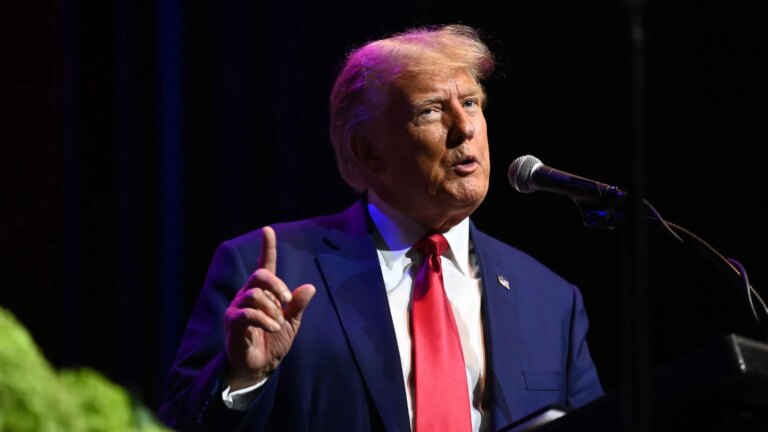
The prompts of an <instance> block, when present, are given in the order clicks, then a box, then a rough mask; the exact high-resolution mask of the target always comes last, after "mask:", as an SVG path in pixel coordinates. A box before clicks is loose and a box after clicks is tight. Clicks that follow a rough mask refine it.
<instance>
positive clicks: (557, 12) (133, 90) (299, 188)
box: [0, 0, 768, 407]
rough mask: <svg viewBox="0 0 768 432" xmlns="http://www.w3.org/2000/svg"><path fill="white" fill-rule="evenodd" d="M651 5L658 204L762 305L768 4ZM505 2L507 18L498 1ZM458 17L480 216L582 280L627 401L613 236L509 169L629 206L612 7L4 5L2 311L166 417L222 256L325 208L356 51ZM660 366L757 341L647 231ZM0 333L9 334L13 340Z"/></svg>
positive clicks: (730, 294)
mask: <svg viewBox="0 0 768 432" xmlns="http://www.w3.org/2000/svg"><path fill="white" fill-rule="evenodd" d="M682 3H684V2H651V4H650V6H649V8H648V14H647V21H646V30H647V32H646V37H647V56H646V58H645V60H646V62H647V69H646V72H647V81H646V83H645V85H646V87H647V92H646V93H645V95H646V98H647V128H646V130H645V136H646V141H647V145H646V147H645V148H646V152H647V158H648V160H647V172H646V173H645V174H646V178H647V183H648V188H647V193H646V198H648V200H649V201H650V202H651V203H652V204H654V205H655V206H656V208H657V209H658V210H659V211H660V212H661V213H662V215H664V216H665V217H667V218H668V219H669V220H671V221H674V222H677V223H679V224H682V225H684V226H686V227H688V228H690V229H691V230H693V231H694V232H696V233H698V234H700V235H701V236H702V237H703V238H705V239H707V240H709V241H710V242H711V243H712V244H713V245H714V246H715V247H717V248H718V249H720V250H721V251H722V252H723V253H724V254H726V255H728V256H732V257H735V258H737V259H739V260H740V261H741V262H742V263H743V264H744V265H745V266H746V268H747V269H748V270H749V271H750V273H749V276H750V278H751V280H752V282H753V284H754V285H755V286H756V287H757V288H758V289H761V290H762V293H763V295H764V296H766V295H768V288H767V287H768V273H766V266H765V262H764V261H765V253H764V252H763V246H764V243H765V241H766V231H767V230H766V224H765V221H764V215H763V214H762V213H761V212H760V211H759V209H760V208H764V207H765V206H766V204H768V199H766V189H765V187H764V185H765V180H764V179H763V177H764V176H763V173H762V167H763V165H764V164H763V161H762V160H761V159H760V158H759V157H758V155H759V154H761V153H762V147H763V146H765V144H766V143H768V126H767V123H766V119H768V83H767V82H766V81H767V80H766V77H768V60H767V59H768V48H766V44H765V41H766V40H768V26H766V19H767V18H768V15H767V14H766V7H765V6H764V5H760V6H756V5H757V4H758V3H760V2H750V1H746V0H739V1H732V2H727V3H722V2H695V3H691V2H686V3H687V4H685V5H684V4H682ZM502 4H503V7H502V6H501V5H502ZM456 22H459V23H465V24H468V25H472V26H476V27H478V28H480V29H481V30H482V31H483V32H484V34H485V35H486V40H487V41H488V42H489V44H490V46H491V47H492V49H493V50H494V51H495V52H496V53H497V54H498V60H499V67H498V69H497V71H496V73H495V75H494V76H493V77H492V78H491V79H490V80H489V81H488V83H487V85H486V88H487V91H488V94H489V104H488V107H487V111H486V115H487V119H488V125H489V134H490V140H491V152H492V160H493V165H492V166H493V168H492V179H491V182H492V183H491V190H490V193H489V196H488V198H487V200H486V202H485V204H484V205H483V206H482V207H481V208H480V209H479V210H478V211H477V213H476V215H475V221H476V222H477V224H478V225H479V226H480V227H481V228H482V229H484V230H485V231H487V232H488V233H490V234H492V235H494V236H497V237H499V238H501V239H503V240H505V241H507V242H509V243H510V244H513V245H515V246H518V247H519V248H521V249H523V250H525V251H527V252H529V253H530V254H532V255H533V256H535V257H536V258H538V259H539V260H541V261H542V262H544V263H545V264H547V265H549V266H550V267H551V268H553V269H554V270H556V271H557V272H559V273H561V274H562V275H563V276H564V277H566V278H567V279H568V280H569V281H571V282H573V283H575V284H577V285H578V286H579V287H580V288H581V289H582V291H583V293H584V298H585V302H586V306H587V310H588V312H589V315H590V318H591V324H592V326H591V333H590V336H589V342H590V344H591V348H592V351H593V356H594V358H595V361H596V363H597V366H598V368H599V370H600V374H601V377H602V379H603V382H604V384H605V387H606V389H608V390H610V389H613V388H616V387H617V386H618V385H620V384H621V373H620V372H621V356H620V346H621V343H620V342H621V340H622V339H623V338H624V337H625V336H626V335H623V334H622V333H621V330H620V322H621V319H622V317H621V312H620V307H619V305H620V302H621V298H620V290H619V286H620V281H621V277H620V276H621V273H620V270H619V269H620V263H619V251H620V247H621V244H622V243H621V242H622V240H621V239H620V236H619V233H618V232H616V231H608V232H601V231H591V230H587V229H586V228H585V227H584V226H582V224H581V221H580V218H579V214H578V212H577V210H576V207H575V206H574V205H573V204H572V203H571V202H570V201H569V200H568V199H567V198H566V197H564V196H554V195H547V194H534V195H521V194H518V193H516V192H514V191H513V190H512V189H511V187H510V186H509V185H508V183H507V180H506V172H507V167H508V166H509V163H510V162H511V161H512V160H513V159H514V158H515V157H517V156H519V155H523V154H533V155H535V156H537V157H539V158H540V159H542V160H543V161H544V162H545V163H546V164H547V165H550V166H553V167H556V168H560V169H563V170H567V171H570V172H574V173H577V174H580V175H582V176H586V177H589V178H593V179H597V180H600V181H603V182H607V183H611V184H615V185H618V186H620V187H628V185H629V184H630V181H631V168H632V166H633V161H632V158H631V155H630V143H631V138H632V134H633V132H632V128H631V127H630V125H631V122H630V107H631V105H630V103H631V100H632V85H631V84H632V82H631V79H630V76H631V75H630V61H629V59H630V55H631V50H630V44H629V37H628V34H629V30H628V28H629V27H628V21H627V18H626V13H625V11H624V6H623V3H622V2H621V1H618V0H613V1H606V0H600V1H593V2H572V1H565V0H561V1H556V0H552V1H533V0H524V1H517V2H511V3H510V2H496V1H483V0H477V1H471V2H467V1H463V2H459V1H448V2H446V1H439V2H438V1H429V0H421V1H400V0H388V1H386V2H370V1H366V2H352V1H336V2H310V1H297V0H290V1H272V2H253V1H245V0H241V1H231V2H213V1H198V2H180V1H178V0H158V1H157V2H136V1H132V0H118V1H101V2H85V1H73V0H63V1H59V2H14V3H13V4H9V2H4V3H3V4H2V6H1V7H0V179H1V180H2V181H0V187H2V193H1V194H0V203H1V204H2V210H3V211H2V216H0V221H1V223H2V225H0V228H1V230H0V236H2V237H0V254H1V255H0V304H2V305H3V306H5V307H8V308H10V309H11V310H12V311H14V312H15V313H16V314H17V315H18V317H19V319H20V320H21V321H22V322H24V323H25V324H26V325H27V326H28V327H29V328H30V329H31V330H32V333H33V335H34V337H35V338H36V340H37V341H38V342H39V343H40V344H41V346H42V348H43V350H44V352H45V354H46V355H47V356H48V357H49V358H50V359H51V360H52V361H53V362H54V363H55V364H56V365H57V366H72V365H88V366H92V367H95V368H97V369H99V370H101V371H103V372H105V373H106V374H107V375H108V376H110V377H111V378H113V379H115V380H117V381H118V382H120V383H121V384H124V385H125V386H127V387H128V388H129V389H131V390H132V391H133V392H134V393H135V394H136V395H137V396H138V397H140V398H142V399H143V400H144V401H145V402H147V403H148V404H149V405H150V406H152V407H157V404H158V403H159V401H160V392H161V387H162V381H163V379H164V377H165V374H166V372H167V370H168V369H169V367H170V366H171V362H172V358H173V355H174V353H175V351H176V348H177V346H178V342H179V339H180V336H181V334H182V332H183V329H184V325H185V322H186V320H187V318H188V316H189V313H190V310H191V307H192V305H193V302H194V300H195V298H196V296H197V293H198V290H199V289H200V287H201V284H202V282H203V279H204V276H205V273H206V270H207V266H208V264H209V261H210V259H211V256H212V254H213V251H214V249H215V248H216V246H217V245H218V244H219V243H220V242H222V241H224V240H226V239H229V238H231V237H233V236H236V235H239V234H242V233H244V232H247V231H250V230H253V229H256V228H258V227H260V226H263V225H265V224H270V223H274V222H278V221H285V220H292V219H299V218H304V217H308V216H313V215H319V214H324V213H329V212H335V211H338V210H340V209H342V208H345V207H346V206H348V205H349V204H351V203H352V202H353V201H354V200H355V199H356V197H355V195H354V194H353V193H352V191H351V189H350V188H348V187H347V186H346V185H345V184H344V183H343V181H342V180H341V178H340V176H339V175H338V174H337V171H336V168H335V162H334V157H333V152H332V149H331V145H330V142H329V139H328V108H327V105H328V94H329V92H330V89H331V85H332V82H333V79H334V76H335V73H336V72H337V71H338V66H339V62H340V61H341V59H342V57H343V56H344V54H345V53H346V52H347V51H348V50H349V49H350V48H352V47H354V46H356V45H358V44H360V43H362V42H365V41H367V40H369V39H373V38H377V37H380V36H383V35H385V34H388V33H392V32H396V31H399V30H402V29H404V28H406V27H411V26H420V25H429V24H441V23H456ZM648 242H649V253H650V257H651V258H650V264H649V266H650V271H649V275H650V284H649V287H648V295H649V299H650V302H649V309H650V317H649V322H650V341H651V348H652V352H651V361H652V363H653V364H658V363H660V362H664V361H666V360H668V359H670V358H672V357H674V356H675V355H677V354H679V353H681V352H684V351H686V350H689V349H692V348H694V347H696V346H698V345H700V344H701V343H703V342H704V341H706V340H708V339H710V338H712V337H714V336H715V335H718V334H722V333H727V332H732V331H736V332H740V333H743V334H750V332H753V331H754V330H753V329H752V328H751V327H750V325H749V322H748V320H747V318H746V317H747V314H748V310H747V308H746V306H745V304H746V303H745V300H744V298H743V296H742V293H741V292H739V291H738V288H737V287H735V286H733V285H731V284H729V281H728V279H727V278H725V277H724V276H722V275H721V274H719V273H718V272H717V271H715V270H714V269H713V268H712V266H711V265H710V264H709V262H708V261H706V260H704V259H702V258H701V257H699V256H697V255H694V254H691V253H690V252H689V251H688V250H687V249H686V248H684V247H680V246H678V245H676V244H674V243H673V242H671V241H670V240H669V239H668V238H667V237H665V236H664V235H663V234H662V233H661V232H660V231H659V230H657V229H655V228H652V227H650V226H649V232H648ZM0 337H2V335H0Z"/></svg>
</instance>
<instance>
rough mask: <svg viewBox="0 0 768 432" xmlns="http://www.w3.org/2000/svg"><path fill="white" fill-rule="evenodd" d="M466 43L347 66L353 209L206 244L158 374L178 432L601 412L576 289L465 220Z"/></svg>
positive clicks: (479, 140)
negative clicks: (163, 370)
mask: <svg viewBox="0 0 768 432" xmlns="http://www.w3.org/2000/svg"><path fill="white" fill-rule="evenodd" d="M493 65H494V62H493V57H492V55H491V53H490V52H489V51H488V48H487V47H486V46H485V45H484V44H483V43H482V42H481V41H480V39H479V38H478V36H477V34H476V32H475V31H474V30H473V29H471V28H468V27H465V26H456V25H453V26H445V27H441V28H432V29H416V30H411V31H408V32H405V33H402V34H400V35H396V36H394V37H391V38H387V39H383V40H379V41H375V42H371V43H369V44H366V45H364V46H363V47H361V48H360V49H358V50H356V51H353V52H352V53H351V54H350V55H349V56H348V58H347V61H346V63H345V65H344V67H343V70H342V71H341V73H340V74H339V76H338V78H337V80H336V84H335V86H334V89H333V92H332V95H331V139H332V142H333V145H334V149H335V152H336V158H337V162H338V166H339V169H340V171H341V174H342V176H343V177H344V179H345V180H346V181H347V182H348V183H349V184H350V185H351V186H352V187H354V188H355V189H356V190H357V191H359V192H361V194H362V196H363V198H362V199H361V201H360V202H358V203H356V204H355V205H353V206H352V207H351V208H349V209H347V210H346V211H344V212H343V213H340V214H337V215H331V216H326V217H320V218H315V219H310V220H305V221H299V222H293V223H285V224H276V225H274V227H273V228H274V229H273V228H272V227H265V228H263V229H262V230H259V231H255V232H253V233H250V234H246V235H244V236H242V237H239V238H236V239H234V240H230V241H227V242H225V243H223V244H222V245H221V247H220V248H219V250H218V251H217V252H216V256H215V257H214V260H213V263H212V265H211V267H210V270H209V274H208V278H207V280H206V282H205V286H204V287H203V290H202V292H201V295H200V298H199V300H198V302H197V305H196V306H195V309H194V311H193V315H192V318H191V321H190V323H189V326H188V328H187V331H186V334H185V336H184V340H183V342H182V345H181V348H180V351H179V354H178V358H177V363H176V365H175V367H174V369H173V371H172V372H171V376H170V381H169V388H168V397H167V401H166V402H165V404H164V405H163V407H162V408H161V415H162V417H163V419H164V420H165V421H166V422H167V423H168V424H169V425H170V426H172V427H175V428H178V429H182V430H195V429H205V430H234V429H236V428H241V429H243V430H281V431H283V430H285V431H294V430H311V431H316V430H319V431H326V430H327V431H369V430H388V431H408V430H417V431H419V432H421V431H427V430H437V431H447V430H463V431H468V430H474V431H478V430H496V429H499V428H501V427H503V426H505V425H507V424H509V423H511V422H513V421H515V420H516V419H519V418H521V417H523V416H525V415H526V414H529V413H530V412H532V411H534V410H536V409H538V408H541V407H544V406H546V405H550V404H561V405H569V406H573V407H575V406H579V405H582V404H584V403H586V402H589V401H590V400H592V399H594V398H596V397H598V396H599V395H601V394H602V389H601V387H600V383H599V381H598V377H597V373H596V371H595V367H594V364H593V363H592V360H591V358H590V355H589V351H588V349H587V345H586V341H585V336H586V331H587V317H586V314H585V311H584V308H583V304H582V301H581V296H580V294H579V291H578V290H577V289H576V288H575V287H574V286H572V285H570V284H568V283H566V282H565V281H563V280H562V279H561V278H560V277H558V276H557V275H555V274H554V273H552V272H551V271H550V270H548V269H546V268H545V267H544V266H542V265H541V264H539V263H538V262H536V261H535V260H534V259H532V258H530V257H529V256H527V255H525V254H523V253H522V252H520V251H517V250H516V249H513V248H511V247H510V246H507V245H505V244H503V243H501V242H499V241H497V240H495V239H493V238H491V237H489V236H487V235H486V234H484V233H482V232H480V231H479V230H478V229H477V228H475V226H474V225H473V224H472V223H471V221H470V220H469V216H470V214H471V213H472V212H473V211H474V210H475V209H476V208H477V207H478V206H479V205H480V203H481V202H482V201H483V199H484V198H485V195H486V192H487V190H488V179H489V171H490V159H489V151H488V138H487V130H486V122H485V118H484V116H483V107H484V104H485V93H484V90H483V88H482V87H481V84H480V80H481V79H483V78H485V77H487V76H488V74H490V73H491V71H492V69H493Z"/></svg>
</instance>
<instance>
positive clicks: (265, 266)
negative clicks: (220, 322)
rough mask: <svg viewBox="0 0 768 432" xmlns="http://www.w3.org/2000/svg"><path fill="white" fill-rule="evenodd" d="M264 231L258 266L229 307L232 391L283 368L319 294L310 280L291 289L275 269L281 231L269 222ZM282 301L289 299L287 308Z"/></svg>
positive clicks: (226, 317) (226, 327) (227, 339)
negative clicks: (306, 311)
mask: <svg viewBox="0 0 768 432" xmlns="http://www.w3.org/2000/svg"><path fill="white" fill-rule="evenodd" d="M263 233H264V240H263V242H262V244H261V256H260V257H259V265H258V269H257V270H256V271H255V272H253V274H252V275H251V277H250V278H248V281H247V282H246V283H245V286H243V287H242V288H241V289H240V291H238V292H237V295H236V296H235V298H234V299H233V300H232V303H230V304H229V307H228V308H227V310H226V312H225V313H224V334H225V344H226V349H227V358H228V360H229V371H228V376H227V380H228V382H229V386H230V390H231V391H235V390H239V389H242V388H245V387H249V386H252V385H254V384H257V383H258V382H259V381H261V380H263V379H264V378H266V377H268V376H269V375H270V374H271V373H272V371H274V370H275V368H277V365H278V364H280V360H282V359H283V357H285V355H286V354H288V350H289V349H290V348H291V344H293V339H294V338H295V337H296V333H297V332H298V331H299V324H300V323H301V314H302V313H303V312H304V309H306V307H307V305H308V304H309V301H310V300H311V299H312V296H314V295H315V287H314V286H312V285H310V284H305V285H302V286H300V287H298V288H296V290H295V291H294V292H293V294H291V291H290V290H289V289H288V287H287V286H286V285H285V283H284V282H283V281H282V280H281V279H280V278H278V277H277V276H276V275H275V271H276V270H275V269H276V265H277V240H276V239H275V231H274V230H273V229H272V228H270V227H264V229H263ZM281 302H282V303H285V304H286V306H285V308H283V306H282V304H281Z"/></svg>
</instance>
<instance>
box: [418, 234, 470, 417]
mask: <svg viewBox="0 0 768 432" xmlns="http://www.w3.org/2000/svg"><path fill="white" fill-rule="evenodd" d="M413 248H414V249H415V250H417V251H418V252H421V254H422V256H423V258H422V261H421V266H420V267H419V272H418V274H417V275H416V281H415V283H414V287H413V307H412V312H411V326H412V327H411V329H412V332H413V371H412V372H413V374H414V378H415V379H414V382H415V390H414V391H415V393H416V394H415V405H414V416H415V420H416V421H415V432H427V431H439V432H448V431H469V430H471V429H472V421H471V419H470V415H469V391H468V390H467V375H466V367H465V366H464V354H463V353H462V351H461V340H460V339H459V332H458V331H457V329H456V321H455V320H454V318H453V311H452V310H451V305H450V303H449V302H448V297H447V296H446V295H445V289H444V287H443V269H442V266H441V264H440V254H441V253H443V252H444V251H445V250H447V249H448V242H447V241H446V240H445V237H443V236H442V235H440V234H432V235H429V236H425V237H423V238H422V239H421V240H419V241H418V242H416V244H415V245H414V246H413Z"/></svg>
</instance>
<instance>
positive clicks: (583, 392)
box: [566, 286, 603, 408]
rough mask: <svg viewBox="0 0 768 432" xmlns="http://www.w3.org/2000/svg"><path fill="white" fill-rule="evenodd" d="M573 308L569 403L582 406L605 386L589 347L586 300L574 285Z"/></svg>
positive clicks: (599, 393) (569, 359)
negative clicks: (602, 384)
mask: <svg viewBox="0 0 768 432" xmlns="http://www.w3.org/2000/svg"><path fill="white" fill-rule="evenodd" d="M573 297H574V299H573V310H572V312H571V326H570V332H571V334H570V347H569V352H568V357H569V358H568V366H567V370H566V376H567V380H568V393H567V396H566V397H567V404H568V406H570V407H574V408H576V407H580V406H582V405H584V404H586V403H588V402H591V401H592V400H594V399H597V398H598V397H600V396H602V394H603V388H602V386H601V385H600V380H599V378H598V375H597V370H596V368H595V365H594V363H593V362H592V357H591V356H590V354H589V348H587V339H586V337H587V330H588V328H589V321H588V319H587V312H586V310H585V309H584V301H583V300H582V298H581V293H580V292H579V290H578V288H576V287H575V286H574V287H573Z"/></svg>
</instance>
